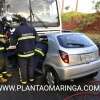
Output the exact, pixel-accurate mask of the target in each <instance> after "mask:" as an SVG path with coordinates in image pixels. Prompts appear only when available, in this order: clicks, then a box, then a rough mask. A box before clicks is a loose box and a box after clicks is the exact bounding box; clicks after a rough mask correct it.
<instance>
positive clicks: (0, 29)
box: [0, 21, 11, 83]
mask: <svg viewBox="0 0 100 100" xmlns="http://www.w3.org/2000/svg"><path fill="white" fill-rule="evenodd" d="M7 46H8V44H7V42H6V35H5V34H4V26H3V22H2V21H0V83H5V82H7V79H6V78H8V77H11V74H10V73H8V72H7V70H6V67H7V59H6V54H5V53H6V47H7Z"/></svg>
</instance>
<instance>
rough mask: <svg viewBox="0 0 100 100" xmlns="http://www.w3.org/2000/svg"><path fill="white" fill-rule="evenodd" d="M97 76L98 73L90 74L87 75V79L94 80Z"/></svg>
mask: <svg viewBox="0 0 100 100" xmlns="http://www.w3.org/2000/svg"><path fill="white" fill-rule="evenodd" d="M97 74H98V72H95V73H92V74H90V75H88V77H89V78H94V77H96V76H97Z"/></svg>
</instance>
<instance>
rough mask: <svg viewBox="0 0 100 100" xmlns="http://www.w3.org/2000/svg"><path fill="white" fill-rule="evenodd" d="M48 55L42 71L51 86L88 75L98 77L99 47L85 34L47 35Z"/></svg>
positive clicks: (63, 33) (99, 66)
mask: <svg viewBox="0 0 100 100" xmlns="http://www.w3.org/2000/svg"><path fill="white" fill-rule="evenodd" d="M47 37H48V53H47V55H46V59H45V61H44V63H43V66H42V69H43V73H44V75H45V80H46V82H47V83H48V84H49V85H53V84H57V83H59V82H60V81H65V80H72V79H76V78H80V77H83V76H87V75H93V76H96V75H97V72H98V71H99V70H100V56H99V50H98V48H97V46H96V45H95V44H94V43H93V41H92V40H90V39H89V38H88V37H87V36H86V35H84V34H83V33H75V32H67V31H65V32H62V33H59V32H58V33H57V32H56V33H53V34H47Z"/></svg>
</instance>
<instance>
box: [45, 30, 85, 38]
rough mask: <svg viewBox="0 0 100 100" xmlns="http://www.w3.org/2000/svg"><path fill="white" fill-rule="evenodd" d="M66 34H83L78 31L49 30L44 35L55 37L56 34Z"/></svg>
mask: <svg viewBox="0 0 100 100" xmlns="http://www.w3.org/2000/svg"><path fill="white" fill-rule="evenodd" d="M67 34H73V35H74V34H76V35H78V34H83V33H79V32H71V31H63V32H52V33H51V32H49V33H47V34H46V35H47V36H48V37H57V36H60V35H67Z"/></svg>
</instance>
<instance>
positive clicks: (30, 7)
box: [29, 0, 33, 24]
mask: <svg viewBox="0 0 100 100" xmlns="http://www.w3.org/2000/svg"><path fill="white" fill-rule="evenodd" d="M29 9H30V23H31V24H32V16H33V15H32V5H31V0H29Z"/></svg>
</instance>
